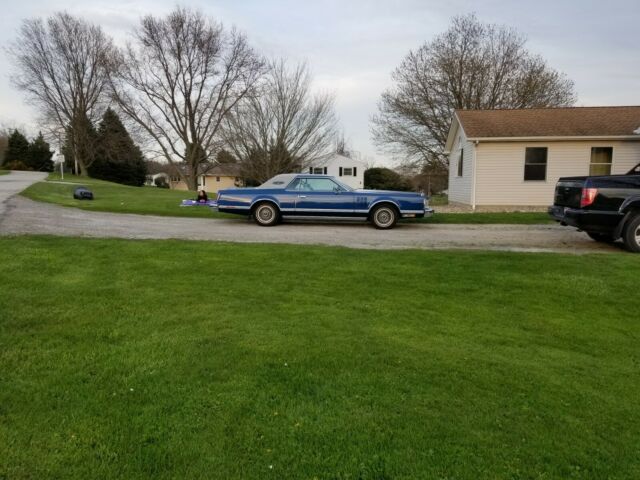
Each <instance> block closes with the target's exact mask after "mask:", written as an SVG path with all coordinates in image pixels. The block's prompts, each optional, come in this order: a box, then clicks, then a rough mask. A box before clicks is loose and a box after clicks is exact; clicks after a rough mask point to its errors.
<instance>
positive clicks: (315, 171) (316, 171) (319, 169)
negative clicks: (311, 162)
mask: <svg viewBox="0 0 640 480" xmlns="http://www.w3.org/2000/svg"><path fill="white" fill-rule="evenodd" d="M311 173H313V174H314V175H324V168H322V167H314V168H313V171H312V172H311Z"/></svg>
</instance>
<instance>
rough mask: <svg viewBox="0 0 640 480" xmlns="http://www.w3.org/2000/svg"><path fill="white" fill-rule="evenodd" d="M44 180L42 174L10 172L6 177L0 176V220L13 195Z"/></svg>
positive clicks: (45, 176)
mask: <svg viewBox="0 0 640 480" xmlns="http://www.w3.org/2000/svg"><path fill="white" fill-rule="evenodd" d="M45 178H47V174H46V173H42V172H11V173H9V174H8V175H0V218H1V217H2V214H3V213H4V211H5V209H6V206H7V201H8V200H9V199H10V198H11V197H12V196H13V195H15V194H17V193H20V192H21V191H22V190H24V189H25V188H27V187H28V186H29V185H31V184H32V183H36V182H40V181H42V180H44V179H45Z"/></svg>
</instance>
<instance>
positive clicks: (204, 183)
mask: <svg viewBox="0 0 640 480" xmlns="http://www.w3.org/2000/svg"><path fill="white" fill-rule="evenodd" d="M206 181H207V180H206V177H205V176H204V175H202V186H203V187H204V186H205V185H206Z"/></svg>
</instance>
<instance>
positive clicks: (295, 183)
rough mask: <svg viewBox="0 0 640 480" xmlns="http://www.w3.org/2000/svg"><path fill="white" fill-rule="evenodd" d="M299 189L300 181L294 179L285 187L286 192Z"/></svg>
mask: <svg viewBox="0 0 640 480" xmlns="http://www.w3.org/2000/svg"><path fill="white" fill-rule="evenodd" d="M299 189H300V179H299V178H296V179H295V180H294V181H293V182H291V183H290V184H289V185H287V190H299Z"/></svg>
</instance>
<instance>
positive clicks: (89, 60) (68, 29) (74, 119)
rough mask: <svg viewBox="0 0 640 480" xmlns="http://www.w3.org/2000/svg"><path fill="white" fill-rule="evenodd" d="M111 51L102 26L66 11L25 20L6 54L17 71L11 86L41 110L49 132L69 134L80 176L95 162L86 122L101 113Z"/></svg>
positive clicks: (85, 173) (110, 44) (93, 119)
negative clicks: (67, 132)
mask: <svg viewBox="0 0 640 480" xmlns="http://www.w3.org/2000/svg"><path fill="white" fill-rule="evenodd" d="M112 49H113V46H112V43H111V40H110V39H109V38H108V37H107V36H106V35H105V34H104V33H103V32H102V29H101V28H100V27H98V26H95V25H91V24H89V23H87V22H86V21H84V20H82V19H80V18H76V17H73V16H71V15H69V14H68V13H64V12H63V13H56V14H54V15H53V16H51V17H49V18H48V19H46V21H43V20H42V19H30V20H25V21H24V22H23V23H22V26H21V28H20V33H19V35H18V38H17V40H16V41H15V42H13V44H12V45H11V46H10V48H9V49H8V50H7V52H8V54H9V55H10V57H11V58H12V59H13V61H14V63H15V66H16V73H15V75H13V77H12V80H13V83H14V84H15V85H16V86H17V87H18V88H19V89H20V90H22V91H24V92H26V93H27V96H28V99H29V101H30V102H31V103H32V104H33V105H35V106H36V107H37V108H38V109H39V111H40V113H41V116H42V123H43V124H44V126H45V127H46V128H47V130H48V131H55V132H63V131H65V130H66V131H69V132H71V134H72V135H71V140H72V141H71V145H72V148H73V151H74V157H75V158H76V160H77V161H78V164H79V167H80V171H81V173H82V175H87V168H88V167H89V165H91V162H92V161H93V159H92V155H91V152H92V150H93V149H92V148H91V146H90V145H88V144H87V142H88V141H89V136H88V135H87V132H86V129H87V122H92V121H95V120H96V119H97V118H98V117H99V115H100V114H101V111H100V109H101V104H102V102H103V100H105V92H106V86H107V79H106V74H105V68H104V67H105V62H106V60H107V58H108V57H109V56H110V52H111V51H112Z"/></svg>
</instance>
